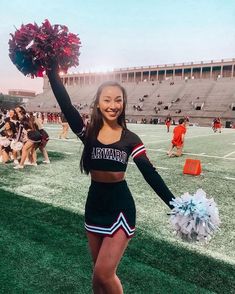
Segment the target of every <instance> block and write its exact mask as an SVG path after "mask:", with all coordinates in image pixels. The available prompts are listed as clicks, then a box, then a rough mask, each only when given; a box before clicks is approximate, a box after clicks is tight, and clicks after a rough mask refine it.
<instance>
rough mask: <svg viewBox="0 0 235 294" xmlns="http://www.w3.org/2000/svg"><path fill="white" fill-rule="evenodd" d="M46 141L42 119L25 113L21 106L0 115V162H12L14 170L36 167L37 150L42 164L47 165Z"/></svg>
mask: <svg viewBox="0 0 235 294" xmlns="http://www.w3.org/2000/svg"><path fill="white" fill-rule="evenodd" d="M48 140H49V135H48V133H47V132H46V131H45V130H44V128H43V123H42V119H41V117H40V116H38V115H37V114H36V113H32V112H30V113H27V112H26V110H25V109H24V107H22V106H17V107H15V108H14V109H10V110H8V111H3V112H1V113H0V162H2V163H8V162H11V161H13V163H14V165H15V166H14V168H15V169H22V168H24V166H25V165H32V166H37V154H36V150H37V149H39V150H40V151H41V153H42V154H43V157H44V160H43V163H46V164H49V163H50V159H49V157H48V153H47V150H46V145H47V142H48Z"/></svg>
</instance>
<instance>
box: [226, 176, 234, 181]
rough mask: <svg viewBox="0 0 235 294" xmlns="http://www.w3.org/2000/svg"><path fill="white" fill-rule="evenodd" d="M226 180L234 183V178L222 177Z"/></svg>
mask: <svg viewBox="0 0 235 294" xmlns="http://www.w3.org/2000/svg"><path fill="white" fill-rule="evenodd" d="M224 178H225V179H226V180H232V181H235V178H230V177H224Z"/></svg>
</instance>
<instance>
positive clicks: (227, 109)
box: [27, 59, 235, 125]
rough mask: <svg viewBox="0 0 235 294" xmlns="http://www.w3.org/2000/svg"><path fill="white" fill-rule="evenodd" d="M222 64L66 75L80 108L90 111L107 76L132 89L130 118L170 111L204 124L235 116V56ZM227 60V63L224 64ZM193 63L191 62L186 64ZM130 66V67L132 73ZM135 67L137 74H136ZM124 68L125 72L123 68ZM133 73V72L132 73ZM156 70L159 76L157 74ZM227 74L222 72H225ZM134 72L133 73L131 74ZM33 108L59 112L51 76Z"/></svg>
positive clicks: (32, 109)
mask: <svg viewBox="0 0 235 294" xmlns="http://www.w3.org/2000/svg"><path fill="white" fill-rule="evenodd" d="M220 63H221V66H220V67H219V66H215V62H213V61H211V64H209V63H206V64H205V67H203V66H202V62H201V63H199V64H197V65H196V64H193V63H190V64H191V66H192V67H191V69H190V68H186V69H185V68H184V67H185V66H186V65H184V64H182V69H181V70H180V69H179V66H178V65H177V66H176V65H175V69H174V65H173V66H171V67H172V68H173V70H169V69H167V68H168V67H169V66H167V65H166V66H165V67H166V68H165V74H164V68H163V67H161V68H160V69H159V71H153V70H152V69H151V68H152V67H149V71H148V72H147V71H146V68H139V69H138V68H130V69H128V68H127V69H123V70H122V69H119V70H118V71H117V70H116V71H114V72H113V73H111V74H110V73H107V76H105V75H104V74H100V77H99V74H98V75H97V74H96V76H94V74H92V73H91V74H90V76H89V75H88V74H84V77H83V76H82V74H77V76H76V74H73V75H69V74H67V75H63V76H62V81H63V82H64V84H65V87H66V88H67V91H68V93H69V95H70V97H71V99H72V103H73V104H74V105H75V106H76V107H77V108H78V109H80V111H81V113H89V109H90V105H91V103H92V100H93V97H94V95H95V92H96V90H97V87H98V85H99V84H100V83H101V82H102V81H105V80H110V79H116V80H118V81H119V82H120V83H121V84H122V85H123V86H124V87H125V88H126V90H127V94H128V106H127V118H128V119H130V120H134V121H141V119H142V118H143V117H144V118H147V120H150V118H152V119H154V118H160V119H161V120H162V121H164V118H165V117H166V116H167V115H171V117H172V118H173V119H176V120H178V118H179V117H182V116H189V117H190V121H191V122H194V123H199V124H200V125H208V124H211V121H212V119H213V118H214V117H217V116H219V117H221V119H222V120H231V121H233V120H235V109H234V108H235V83H234V66H235V65H234V64H235V60H234V59H232V60H231V65H228V62H225V61H223V60H222V61H221V62H220ZM223 63H224V64H223ZM187 66H188V64H187ZM128 71H129V72H128ZM132 71H136V72H134V74H133V73H132ZM122 72H123V73H122ZM127 72H128V73H127ZM153 73H154V74H155V76H154V75H153ZM222 76H223V77H222ZM128 77H129V78H128ZM27 109H28V110H30V111H44V112H59V111H60V108H59V106H58V104H57V103H56V100H55V98H54V95H53V93H52V91H51V88H50V85H49V83H48V79H47V78H46V77H44V91H43V93H41V94H39V95H38V96H36V97H35V98H34V99H32V100H31V101H30V102H29V103H28V104H27Z"/></svg>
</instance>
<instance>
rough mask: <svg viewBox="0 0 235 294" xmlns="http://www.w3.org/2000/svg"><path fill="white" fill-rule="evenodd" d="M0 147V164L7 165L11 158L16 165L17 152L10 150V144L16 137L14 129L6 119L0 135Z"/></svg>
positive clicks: (11, 123)
mask: <svg viewBox="0 0 235 294" xmlns="http://www.w3.org/2000/svg"><path fill="white" fill-rule="evenodd" d="M0 135H1V137H0V147H1V156H2V162H3V163H7V162H9V161H10V160H11V157H13V159H14V163H15V164H18V160H17V152H16V151H15V150H13V149H12V148H11V142H12V141H13V140H14V139H15V136H16V127H15V124H14V123H13V122H11V121H10V119H8V120H7V119H6V122H5V129H4V130H3V131H1V133H0Z"/></svg>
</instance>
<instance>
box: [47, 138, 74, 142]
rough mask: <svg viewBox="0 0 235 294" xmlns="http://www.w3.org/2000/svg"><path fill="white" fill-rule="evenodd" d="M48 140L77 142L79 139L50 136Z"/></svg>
mask: <svg viewBox="0 0 235 294" xmlns="http://www.w3.org/2000/svg"><path fill="white" fill-rule="evenodd" d="M50 140H53V141H62V142H68V143H69V142H73V143H74V142H76V143H79V140H78V139H59V138H53V137H50Z"/></svg>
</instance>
